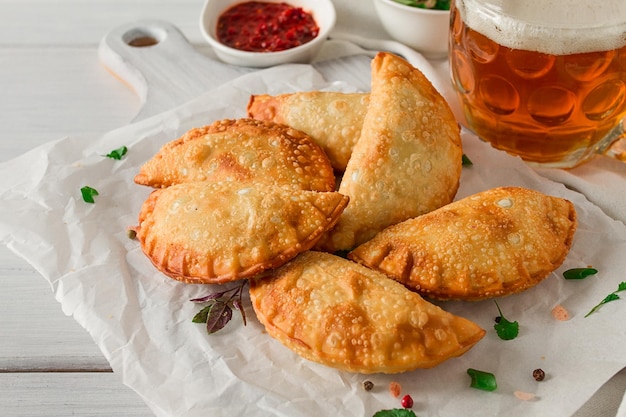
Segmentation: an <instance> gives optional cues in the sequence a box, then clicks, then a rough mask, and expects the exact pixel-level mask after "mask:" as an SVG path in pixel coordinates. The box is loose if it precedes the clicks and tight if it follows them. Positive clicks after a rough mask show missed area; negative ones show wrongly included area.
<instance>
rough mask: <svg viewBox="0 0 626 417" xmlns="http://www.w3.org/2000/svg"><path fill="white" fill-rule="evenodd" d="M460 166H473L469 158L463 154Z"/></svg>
mask: <svg viewBox="0 0 626 417" xmlns="http://www.w3.org/2000/svg"><path fill="white" fill-rule="evenodd" d="M461 165H462V166H464V167H470V166H472V165H474V163H473V162H472V160H471V159H469V157H468V156H467V155H465V154H463V155H462V156H461Z"/></svg>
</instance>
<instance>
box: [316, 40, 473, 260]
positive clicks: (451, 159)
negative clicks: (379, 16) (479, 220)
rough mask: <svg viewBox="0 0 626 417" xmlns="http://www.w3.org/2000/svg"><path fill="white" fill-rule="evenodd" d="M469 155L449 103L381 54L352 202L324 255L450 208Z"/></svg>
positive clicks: (354, 168)
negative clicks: (385, 229) (462, 147)
mask: <svg viewBox="0 0 626 417" xmlns="http://www.w3.org/2000/svg"><path fill="white" fill-rule="evenodd" d="M462 155H463V152H462V149H461V137H460V128H459V125H458V123H457V121H456V119H455V118H454V115H453V114H452V111H451V110H450V107H449V106H448V104H447V103H446V101H445V100H444V98H443V97H442V96H441V95H440V94H439V93H438V92H437V90H435V88H434V87H433V86H432V84H431V83H430V82H429V81H428V79H427V78H426V77H425V76H424V75H423V74H422V73H421V72H420V71H419V70H418V69H416V68H414V67H413V66H411V64H409V63H408V62H407V61H405V60H404V59H402V58H400V57H398V56H396V55H392V54H389V53H383V52H380V53H378V54H377V55H376V57H375V58H374V59H373V60H372V91H371V93H370V104H369V107H368V110H367V113H366V115H365V120H364V122H363V128H362V130H361V136H360V137H359V140H358V142H357V143H356V145H355V147H354V150H353V152H352V156H351V157H350V160H349V161H348V166H347V167H346V171H345V173H344V175H343V178H342V180H341V184H340V185H339V192H340V193H342V194H344V195H348V196H349V197H350V203H349V204H348V207H347V208H346V210H345V211H344V213H343V214H342V215H341V217H340V219H339V222H338V223H337V225H336V226H335V228H334V229H333V230H331V231H330V232H329V233H328V234H327V236H325V237H323V238H322V239H321V240H320V244H319V246H318V249H321V250H326V251H331V252H333V251H337V250H348V249H352V248H354V247H355V246H357V245H359V244H361V243H363V242H365V241H367V240H369V239H371V238H372V237H373V236H374V235H375V234H376V233H378V232H379V231H381V230H382V229H384V228H385V227H387V226H390V225H392V224H395V223H398V222H400V221H403V220H406V219H409V218H412V217H415V216H418V215H420V214H424V213H427V212H429V211H432V210H434V209H436V208H439V207H441V206H443V205H445V204H448V203H449V202H451V201H452V200H453V198H454V196H455V194H456V192H457V189H458V186H459V179H460V176H461V160H462Z"/></svg>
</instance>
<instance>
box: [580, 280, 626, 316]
mask: <svg viewBox="0 0 626 417" xmlns="http://www.w3.org/2000/svg"><path fill="white" fill-rule="evenodd" d="M620 291H626V281H622V282H620V283H619V285H618V286H617V290H615V291H613V292H612V293H610V294H609V295H607V296H606V297H604V299H603V300H602V301H600V302H599V303H598V304H597V305H596V306H595V307H594V308H592V309H591V311H589V313H587V314H585V317H589V316H590V315H591V314H593V313H595V312H596V311H598V310H599V309H600V307H602V306H603V305H604V304H606V303H610V302H611V301H616V300H619V299H620V296H619V295H617V293H618V292H620Z"/></svg>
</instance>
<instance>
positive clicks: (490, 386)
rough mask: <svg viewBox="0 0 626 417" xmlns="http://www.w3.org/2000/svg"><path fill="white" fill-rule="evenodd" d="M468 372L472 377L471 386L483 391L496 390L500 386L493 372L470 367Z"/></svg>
mask: <svg viewBox="0 0 626 417" xmlns="http://www.w3.org/2000/svg"><path fill="white" fill-rule="evenodd" d="M467 374H468V375H469V376H470V377H471V378H472V380H471V382H470V387H471V388H476V389H479V390H483V391H495V390H496V389H497V388H498V383H497V382H496V376H495V375H494V374H492V373H491V372H485V371H479V370H478V369H473V368H469V369H468V370H467Z"/></svg>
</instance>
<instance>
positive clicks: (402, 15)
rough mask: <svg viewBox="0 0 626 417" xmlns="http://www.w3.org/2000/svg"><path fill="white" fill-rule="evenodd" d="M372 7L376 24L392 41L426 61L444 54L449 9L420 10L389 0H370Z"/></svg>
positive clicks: (445, 53) (444, 55) (446, 50)
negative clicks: (401, 44)
mask: <svg viewBox="0 0 626 417" xmlns="http://www.w3.org/2000/svg"><path fill="white" fill-rule="evenodd" d="M374 6H375V7H376V13H377V14H378V18H379V19H380V22H381V23H382V25H383V27H384V28H385V30H386V31H387V33H388V34H389V36H391V37H392V38H393V39H395V40H397V41H398V42H402V43H403V44H405V45H407V46H409V47H411V48H413V49H415V50H416V51H418V52H421V53H422V55H424V56H425V57H426V58H443V57H446V56H447V55H448V30H449V27H450V11H449V10H431V9H421V8H419V7H411V6H406V5H404V4H400V3H397V2H395V1H393V0H374Z"/></svg>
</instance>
